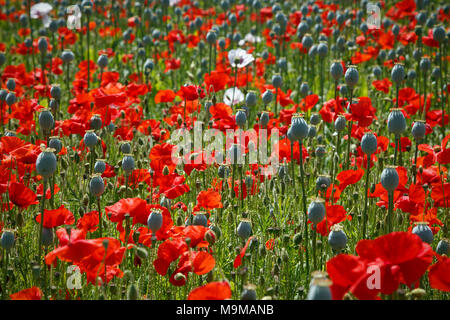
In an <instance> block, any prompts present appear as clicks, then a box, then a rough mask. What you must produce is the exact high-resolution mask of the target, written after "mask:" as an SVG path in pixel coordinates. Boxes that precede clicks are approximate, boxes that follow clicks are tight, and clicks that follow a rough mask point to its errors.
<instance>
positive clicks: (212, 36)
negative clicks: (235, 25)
mask: <svg viewBox="0 0 450 320" xmlns="http://www.w3.org/2000/svg"><path fill="white" fill-rule="evenodd" d="M206 41H207V42H208V43H209V44H211V45H213V44H215V43H216V41H217V34H216V33H215V32H214V31H208V33H207V34H206Z"/></svg>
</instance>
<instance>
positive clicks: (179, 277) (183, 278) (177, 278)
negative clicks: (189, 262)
mask: <svg viewBox="0 0 450 320" xmlns="http://www.w3.org/2000/svg"><path fill="white" fill-rule="evenodd" d="M173 278H174V280H175V281H186V276H185V275H184V274H182V273H181V272H178V273H177V274H175V276H174V277H173Z"/></svg>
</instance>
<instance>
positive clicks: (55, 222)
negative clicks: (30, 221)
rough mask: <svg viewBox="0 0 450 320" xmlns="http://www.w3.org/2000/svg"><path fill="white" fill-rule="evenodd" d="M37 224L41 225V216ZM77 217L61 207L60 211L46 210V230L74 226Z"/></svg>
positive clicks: (37, 218)
mask: <svg viewBox="0 0 450 320" xmlns="http://www.w3.org/2000/svg"><path fill="white" fill-rule="evenodd" d="M36 222H37V223H39V224H40V223H41V214H40V213H39V214H38V215H37V217H36ZM74 223H75V217H74V216H73V214H72V212H70V211H69V210H68V209H66V208H65V207H64V205H61V206H60V207H59V208H58V209H54V210H44V224H43V226H44V228H49V229H50V228H56V227H59V226H61V225H68V224H74Z"/></svg>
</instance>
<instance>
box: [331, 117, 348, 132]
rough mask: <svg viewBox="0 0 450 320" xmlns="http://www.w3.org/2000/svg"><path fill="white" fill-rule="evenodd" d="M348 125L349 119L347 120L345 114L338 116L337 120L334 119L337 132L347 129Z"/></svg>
mask: <svg viewBox="0 0 450 320" xmlns="http://www.w3.org/2000/svg"><path fill="white" fill-rule="evenodd" d="M346 125H347V121H346V120H345V117H344V116H338V117H337V118H336V120H335V121H334V130H336V132H341V131H343V130H344V129H345V126H346Z"/></svg>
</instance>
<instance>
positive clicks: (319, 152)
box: [315, 145, 327, 158]
mask: <svg viewBox="0 0 450 320" xmlns="http://www.w3.org/2000/svg"><path fill="white" fill-rule="evenodd" d="M326 153H327V151H326V150H325V146H323V145H318V146H317V148H316V150H315V154H316V157H318V158H323V157H325V155H326Z"/></svg>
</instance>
